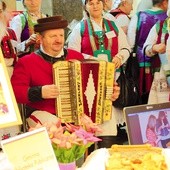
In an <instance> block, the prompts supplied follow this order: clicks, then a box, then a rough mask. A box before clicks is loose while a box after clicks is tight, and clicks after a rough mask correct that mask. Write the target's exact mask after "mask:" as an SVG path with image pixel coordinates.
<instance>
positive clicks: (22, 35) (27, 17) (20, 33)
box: [10, 0, 46, 57]
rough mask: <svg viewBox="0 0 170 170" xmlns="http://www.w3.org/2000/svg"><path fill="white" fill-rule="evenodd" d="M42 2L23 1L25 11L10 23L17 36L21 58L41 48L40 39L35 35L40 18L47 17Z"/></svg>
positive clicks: (35, 0)
mask: <svg viewBox="0 0 170 170" xmlns="http://www.w3.org/2000/svg"><path fill="white" fill-rule="evenodd" d="M41 4H42V0H23V5H24V7H25V9H26V10H25V11H24V12H23V13H21V14H18V15H17V16H15V17H14V18H13V19H12V21H11V22H10V27H11V28H12V29H13V30H14V31H15V33H16V36H17V41H18V43H19V44H18V45H17V51H18V55H19V57H21V56H23V55H25V54H26V53H30V52H32V51H34V50H35V49H37V48H38V47H39V39H38V36H37V34H35V33H34V25H35V24H37V20H38V19H39V18H44V17H46V16H45V15H44V14H43V13H42V12H41Z"/></svg>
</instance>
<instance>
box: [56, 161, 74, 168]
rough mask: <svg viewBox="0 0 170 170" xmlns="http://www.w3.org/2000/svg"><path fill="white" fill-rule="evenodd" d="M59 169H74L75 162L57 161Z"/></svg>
mask: <svg viewBox="0 0 170 170" xmlns="http://www.w3.org/2000/svg"><path fill="white" fill-rule="evenodd" d="M58 165H59V168H60V170H76V162H75V161H74V162H70V163H60V162H59V163H58Z"/></svg>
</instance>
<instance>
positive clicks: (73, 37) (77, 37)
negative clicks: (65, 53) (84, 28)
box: [68, 22, 90, 59]
mask: <svg viewBox="0 0 170 170" xmlns="http://www.w3.org/2000/svg"><path fill="white" fill-rule="evenodd" d="M80 27H81V26H80V22H79V23H78V24H77V25H76V26H75V27H74V29H73V30H72V32H71V34H70V36H69V40H68V48H70V49H73V50H76V51H78V52H81V30H80ZM82 54H83V56H84V58H85V59H88V58H89V57H90V55H88V54H85V53H82Z"/></svg>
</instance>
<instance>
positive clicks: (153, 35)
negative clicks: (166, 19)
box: [143, 24, 158, 57]
mask: <svg viewBox="0 0 170 170" xmlns="http://www.w3.org/2000/svg"><path fill="white" fill-rule="evenodd" d="M157 38H158V34H157V31H156V24H155V25H154V26H153V27H152V28H151V30H150V32H149V34H148V37H147V39H146V41H145V43H144V45H143V50H144V49H145V53H146V55H147V56H148V57H152V56H153V55H154V54H155V53H153V51H152V46H153V45H154V44H156V41H157Z"/></svg>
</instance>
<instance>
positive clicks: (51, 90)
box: [42, 84, 59, 99]
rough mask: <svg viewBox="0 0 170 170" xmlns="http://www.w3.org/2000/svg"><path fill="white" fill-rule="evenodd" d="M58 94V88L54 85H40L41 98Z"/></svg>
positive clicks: (52, 97) (53, 96)
mask: <svg viewBox="0 0 170 170" xmlns="http://www.w3.org/2000/svg"><path fill="white" fill-rule="evenodd" d="M58 95H59V90H58V88H57V86H56V85H54V84H51V85H45V86H42V98H43V99H54V98H56V97H57V96H58Z"/></svg>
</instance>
